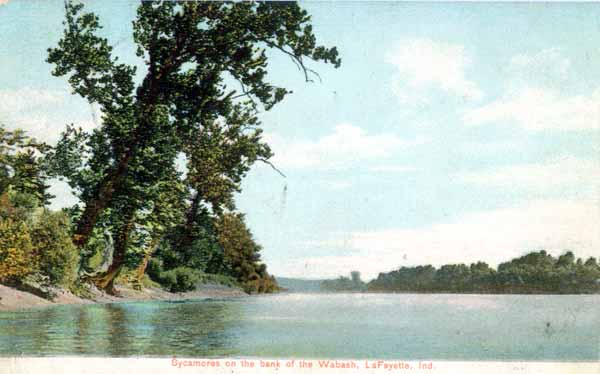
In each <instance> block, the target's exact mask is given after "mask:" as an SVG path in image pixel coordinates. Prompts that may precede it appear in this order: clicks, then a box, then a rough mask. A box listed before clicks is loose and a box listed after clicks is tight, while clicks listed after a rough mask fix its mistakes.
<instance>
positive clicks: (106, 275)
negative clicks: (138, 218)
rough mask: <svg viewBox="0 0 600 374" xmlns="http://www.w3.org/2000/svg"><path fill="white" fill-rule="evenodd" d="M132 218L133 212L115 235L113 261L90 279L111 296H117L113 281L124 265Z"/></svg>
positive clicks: (132, 223)
mask: <svg viewBox="0 0 600 374" xmlns="http://www.w3.org/2000/svg"><path fill="white" fill-rule="evenodd" d="M134 216H135V214H134V212H131V213H128V217H127V220H126V221H125V222H127V223H126V224H125V225H124V226H123V228H121V230H119V232H118V233H117V235H116V238H115V249H114V252H113V260H112V263H111V264H110V266H109V267H108V269H107V270H106V271H105V272H102V273H100V274H98V275H96V276H94V277H92V278H91V279H90V280H91V281H92V282H93V283H94V284H95V285H96V287H98V288H99V289H100V290H103V291H104V292H106V293H108V294H111V295H118V292H117V290H116V289H115V285H114V281H115V278H116V277H117V276H118V275H119V273H120V272H121V269H122V268H123V265H124V264H125V255H126V254H127V244H128V243H129V234H130V233H131V230H132V229H133V225H134Z"/></svg>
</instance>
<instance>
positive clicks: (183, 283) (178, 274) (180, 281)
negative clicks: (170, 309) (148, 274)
mask: <svg viewBox="0 0 600 374" xmlns="http://www.w3.org/2000/svg"><path fill="white" fill-rule="evenodd" d="M201 278H202V272H201V271H199V270H196V269H192V268H188V267H184V266H181V267H177V268H175V269H172V270H169V271H165V272H163V273H161V274H160V282H159V283H160V284H162V285H163V286H164V287H165V288H166V289H168V290H169V291H170V292H186V291H193V290H195V289H196V286H197V285H198V283H199V282H200V280H201Z"/></svg>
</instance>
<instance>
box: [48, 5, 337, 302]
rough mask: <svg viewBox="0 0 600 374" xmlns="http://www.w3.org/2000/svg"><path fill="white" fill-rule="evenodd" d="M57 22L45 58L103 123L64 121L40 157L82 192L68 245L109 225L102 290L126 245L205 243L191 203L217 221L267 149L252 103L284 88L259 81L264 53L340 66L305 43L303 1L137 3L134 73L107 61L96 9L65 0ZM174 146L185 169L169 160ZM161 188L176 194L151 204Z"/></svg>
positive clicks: (265, 103) (310, 41) (185, 247)
mask: <svg viewBox="0 0 600 374" xmlns="http://www.w3.org/2000/svg"><path fill="white" fill-rule="evenodd" d="M64 24H65V30H64V33H63V37H62V38H61V40H60V41H59V42H58V45H57V46H56V47H55V48H51V49H49V54H48V62H50V63H51V64H53V65H54V71H53V74H54V75H56V76H66V77H67V78H68V80H69V83H70V84H71V86H72V88H73V91H74V93H76V94H78V95H80V96H82V97H84V98H86V99H87V100H88V101H89V102H90V103H96V104H98V105H99V107H100V109H101V112H102V124H101V126H100V127H99V128H97V129H95V130H94V131H93V132H91V133H85V132H83V131H81V130H80V129H77V128H76V127H74V126H71V127H69V128H68V129H67V130H66V131H65V133H64V134H63V136H62V139H61V141H60V142H59V144H58V145H57V147H56V149H55V150H54V151H53V153H52V154H51V157H49V158H50V159H51V162H50V164H51V165H52V170H53V171H54V173H55V174H56V175H57V176H60V177H64V178H66V179H67V181H68V182H69V184H70V185H71V187H73V188H74V189H75V191H76V193H77V195H78V197H79V198H80V199H81V202H82V204H81V209H79V210H78V211H76V227H75V230H74V234H73V241H74V243H75V244H76V245H77V246H78V247H80V248H81V249H82V250H83V251H86V249H85V247H86V245H88V244H89V243H90V241H93V240H92V239H93V237H94V235H97V234H95V233H96V232H97V230H98V228H99V227H109V230H110V232H111V235H112V237H113V239H114V251H113V261H112V263H111V264H110V266H109V267H108V269H106V271H104V272H103V274H99V275H97V276H96V277H95V278H94V280H95V281H96V284H97V285H99V286H100V287H101V288H105V289H107V290H111V289H112V282H113V279H114V277H115V276H116V275H117V274H118V273H119V271H120V269H121V267H122V266H124V265H125V264H126V263H128V260H127V259H128V253H131V252H134V253H136V252H137V254H138V256H137V258H138V259H139V258H140V257H141V256H143V258H144V260H143V262H142V263H143V264H144V263H147V259H148V256H151V255H152V254H153V253H154V252H155V250H156V248H158V246H159V245H160V243H162V242H164V241H165V240H164V238H163V236H165V235H167V234H169V233H171V232H172V231H173V230H176V231H177V230H178V233H177V234H176V235H175V236H178V237H179V238H181V239H182V240H183V241H184V242H183V243H172V240H171V243H170V246H171V249H172V251H171V252H177V251H180V252H182V253H183V255H182V256H184V257H185V253H186V252H189V251H190V250H193V249H191V248H197V249H199V250H200V251H204V252H206V250H207V249H210V247H211V245H212V244H210V243H208V242H202V240H203V239H198V238H195V236H198V235H197V233H194V230H195V228H196V227H197V224H196V223H195V221H196V220H197V217H198V212H199V211H201V210H202V209H205V208H206V207H209V208H210V209H211V214H212V215H213V219H219V216H220V215H221V214H222V213H223V212H224V211H225V210H230V211H231V210H233V209H234V201H233V194H234V193H235V192H238V191H239V190H240V184H241V180H242V178H243V177H244V176H245V175H246V173H247V172H248V170H249V169H250V167H251V166H252V164H254V163H255V162H256V161H265V162H266V161H267V160H268V158H269V157H270V156H271V151H270V149H269V148H268V146H267V145H266V144H264V142H263V141H262V135H261V130H260V128H259V126H260V122H259V120H258V114H259V110H269V109H271V108H272V107H273V106H274V105H275V104H277V103H278V102H280V101H281V100H283V99H284V97H285V96H286V95H287V94H288V93H289V92H290V91H288V90H287V89H285V88H282V87H276V86H274V85H272V84H271V83H269V82H268V80H267V66H268V53H267V51H269V50H272V51H275V52H277V53H282V54H284V55H286V56H288V57H290V59H291V60H292V61H293V62H294V63H295V64H296V65H297V66H298V67H299V68H300V70H301V71H302V72H303V73H304V74H305V78H306V80H307V81H309V80H311V79H312V77H314V76H316V73H314V72H313V71H312V70H311V69H310V68H309V67H307V65H306V60H307V59H308V60H313V61H322V62H326V63H331V64H333V65H334V66H336V67H337V66H339V64H340V60H339V58H338V53H337V50H336V49H335V48H326V47H323V46H319V45H318V44H317V43H316V38H315V36H314V34H313V32H312V27H311V25H310V17H309V16H308V14H307V13H306V11H304V10H303V9H301V8H300V7H299V6H298V4H296V3H290V2H285V3H279V2H191V1H155V2H142V3H141V5H140V6H139V8H138V14H137V18H136V20H135V21H134V24H133V25H134V32H133V40H134V42H135V43H136V45H137V55H138V56H139V57H140V58H142V59H143V60H144V62H145V65H146V72H145V75H143V76H139V75H137V71H136V69H135V68H133V67H131V66H127V65H125V64H121V63H119V62H118V59H117V57H115V56H113V50H112V47H111V46H110V44H109V42H108V40H106V39H105V38H103V37H101V36H99V30H100V28H101V26H100V23H99V19H98V17H97V16H96V15H94V14H92V13H85V12H84V10H83V6H82V5H81V4H76V3H73V2H70V1H68V2H67V3H66V20H65V22H64ZM136 81H140V82H141V83H140V84H139V85H138V86H137V87H136V85H135V84H134V82H136ZM181 156H183V157H184V159H185V160H186V166H187V172H188V173H187V176H186V177H185V178H184V177H183V175H182V174H181V173H178V172H177V168H176V162H177V160H178V159H181ZM161 185H162V186H164V187H165V188H162V187H160V186H161ZM171 186H177V187H176V189H177V192H176V193H175V194H173V195H172V196H174V197H175V199H172V201H171V202H170V203H169V204H162V205H161V204H160V201H161V200H162V198H163V197H164V196H170V195H171V192H172V191H171V192H170V191H168V188H170V187H171ZM165 217H170V218H169V219H165ZM182 217H183V218H182ZM176 228H177V229H176ZM200 236H202V235H200ZM171 237H173V235H171ZM211 251H212V250H209V251H208V252H211ZM212 252H214V251H212ZM180 255H181V254H180ZM177 256H179V255H176V257H177ZM180 257H181V256H180ZM186 265H187V264H186ZM207 266H209V265H207ZM260 287H263V285H261V286H260Z"/></svg>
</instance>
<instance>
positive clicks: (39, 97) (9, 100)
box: [0, 87, 64, 114]
mask: <svg viewBox="0 0 600 374" xmlns="http://www.w3.org/2000/svg"><path fill="white" fill-rule="evenodd" d="M62 101H64V96H63V94H62V92H60V91H49V90H42V89H36V88H30V87H24V88H19V89H16V90H6V89H0V113H18V114H23V113H26V112H28V111H30V110H32V109H36V108H38V107H39V106H48V105H56V104H59V103H61V102H62Z"/></svg>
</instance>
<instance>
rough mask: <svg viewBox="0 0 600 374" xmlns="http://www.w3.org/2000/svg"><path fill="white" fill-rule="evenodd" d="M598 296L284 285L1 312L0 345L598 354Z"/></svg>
mask: <svg viewBox="0 0 600 374" xmlns="http://www.w3.org/2000/svg"><path fill="white" fill-rule="evenodd" d="M599 310H600V296H515V295H504V296H497V295H485V296H480V295H406V294H396V295H388V294H336V295H323V294H321V295H319V294H282V295H275V296H260V297H248V298H241V299H234V300H213V301H197V302H183V303H169V302H140V303H126V304H108V305H77V306H58V307H51V308H45V309H37V310H29V311H22V312H13V313H0V355H4V356H6V355H20V354H25V355H100V356H132V355H136V356H137V355H146V356H171V355H178V356H207V357H208V356H210V357H220V356H236V357H288V358H291V357H305V358H320V357H329V358H346V357H354V358H383V359H438V360H440V359H447V360H478V359H482V360H483V359H485V360H501V359H502V360H598V359H599V354H598V352H599V347H600V345H599V344H600V340H599V337H600V312H599Z"/></svg>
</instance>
